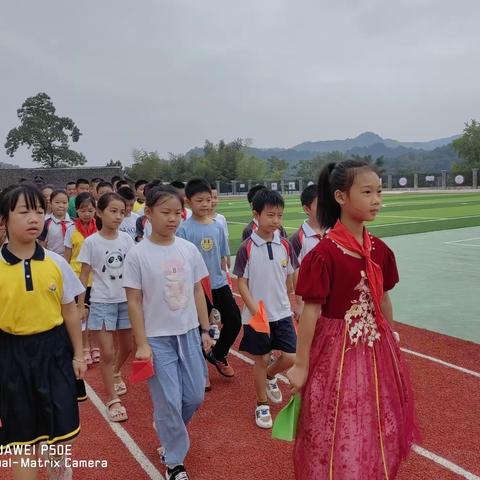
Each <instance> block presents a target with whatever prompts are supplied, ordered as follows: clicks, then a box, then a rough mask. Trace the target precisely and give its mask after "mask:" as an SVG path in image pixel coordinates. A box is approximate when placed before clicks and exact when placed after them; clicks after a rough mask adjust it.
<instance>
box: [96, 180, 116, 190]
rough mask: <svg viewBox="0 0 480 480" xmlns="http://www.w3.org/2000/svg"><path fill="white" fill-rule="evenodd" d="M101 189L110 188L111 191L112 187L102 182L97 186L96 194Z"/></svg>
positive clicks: (108, 183)
mask: <svg viewBox="0 0 480 480" xmlns="http://www.w3.org/2000/svg"><path fill="white" fill-rule="evenodd" d="M102 187H110V188H111V189H112V190H113V185H112V184H111V183H110V182H104V181H102V182H100V183H99V184H97V193H98V191H99V190H100V189H101V188H102Z"/></svg>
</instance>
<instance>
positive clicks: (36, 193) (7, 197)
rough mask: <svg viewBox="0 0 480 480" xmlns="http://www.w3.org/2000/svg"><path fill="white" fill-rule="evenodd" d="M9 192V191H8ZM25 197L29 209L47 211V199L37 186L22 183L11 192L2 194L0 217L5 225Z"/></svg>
mask: <svg viewBox="0 0 480 480" xmlns="http://www.w3.org/2000/svg"><path fill="white" fill-rule="evenodd" d="M6 190H7V189H6ZM22 195H23V197H24V198H25V202H26V204H27V208H28V209H29V210H35V209H37V208H38V207H40V208H41V209H42V210H43V211H45V210H46V208H47V205H46V202H45V197H44V196H43V194H42V192H41V191H40V190H39V189H38V188H37V187H36V185H33V184H30V183H22V184H21V185H19V186H16V187H15V188H12V189H11V190H8V191H6V192H4V193H2V196H1V201H0V217H1V218H2V222H3V223H4V224H6V223H7V220H8V217H9V216H10V212H13V211H14V210H15V207H16V206H17V203H18V200H19V198H20V197H21V196H22Z"/></svg>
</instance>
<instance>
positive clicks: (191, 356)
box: [123, 186, 212, 480]
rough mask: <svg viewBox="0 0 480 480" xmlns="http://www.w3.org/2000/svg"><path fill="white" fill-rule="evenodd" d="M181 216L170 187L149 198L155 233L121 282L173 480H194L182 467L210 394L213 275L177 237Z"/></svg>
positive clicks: (134, 253)
mask: <svg viewBox="0 0 480 480" xmlns="http://www.w3.org/2000/svg"><path fill="white" fill-rule="evenodd" d="M182 210H183V202H182V200H181V198H180V197H179V195H178V194H177V192H176V191H175V189H174V188H173V187H171V186H164V187H158V188H153V189H151V190H150V191H149V192H148V193H147V198H146V208H145V213H146V215H147V217H148V219H149V221H150V223H151V225H152V233H151V235H150V236H149V237H147V238H145V239H144V240H143V241H142V242H141V243H139V244H138V245H137V246H136V247H135V248H133V249H132V250H131V251H130V252H129V254H128V256H127V260H126V264H125V272H124V278H123V285H124V287H125V288H126V292H127V298H128V307H129V312H130V318H131V321H132V328H133V335H134V338H135V342H136V345H137V352H136V355H135V357H136V358H137V359H138V360H150V361H152V362H153V364H154V371H155V374H154V376H153V377H151V378H150V379H149V380H148V384H149V388H150V396H151V398H152V401H153V405H154V415H155V428H156V431H157V434H158V437H159V440H160V441H161V443H162V446H163V449H164V461H165V464H166V466H167V471H166V478H167V480H188V478H189V476H188V474H187V472H186V471H185V467H184V465H183V462H184V459H185V457H186V455H187V453H188V450H189V446H190V440H189V436H188V431H187V424H188V423H189V421H190V419H191V418H192V416H193V414H194V413H195V411H196V410H197V408H198V407H199V406H200V405H201V404H202V402H203V398H204V394H205V379H206V374H207V372H206V365H205V360H204V358H203V354H202V348H201V345H202V344H203V348H204V349H205V351H209V350H210V349H211V347H212V339H211V338H210V335H209V333H208V329H209V321H208V313H207V304H206V301H205V296H204V293H203V288H202V285H201V280H202V278H204V277H206V276H208V270H207V267H206V265H205V262H204V261H203V259H202V256H201V255H200V253H199V252H198V250H197V248H196V247H195V245H193V244H192V243H190V242H188V241H186V240H184V239H182V238H178V237H176V236H175V231H176V230H177V227H178V225H179V223H180V219H181V214H182ZM199 321H200V325H201V327H202V334H201V340H200V335H199V329H198V326H199V325H198V324H199Z"/></svg>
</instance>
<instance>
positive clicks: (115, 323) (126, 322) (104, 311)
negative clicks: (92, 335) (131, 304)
mask: <svg viewBox="0 0 480 480" xmlns="http://www.w3.org/2000/svg"><path fill="white" fill-rule="evenodd" d="M104 327H105V330H107V331H108V332H113V331H115V330H125V329H127V328H132V326H131V324H130V319H129V318H128V305H127V302H122V303H94V302H92V303H91V304H90V314H89V315H88V330H95V331H99V330H103V328H104Z"/></svg>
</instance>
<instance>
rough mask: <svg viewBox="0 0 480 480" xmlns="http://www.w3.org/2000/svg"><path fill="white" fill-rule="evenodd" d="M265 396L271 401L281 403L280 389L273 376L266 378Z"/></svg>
mask: <svg viewBox="0 0 480 480" xmlns="http://www.w3.org/2000/svg"><path fill="white" fill-rule="evenodd" d="M267 397H268V398H269V399H270V400H271V401H272V402H273V403H282V400H283V397H282V391H281V390H280V388H279V387H278V383H277V377H274V378H272V379H271V380H270V379H269V378H267Z"/></svg>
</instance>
